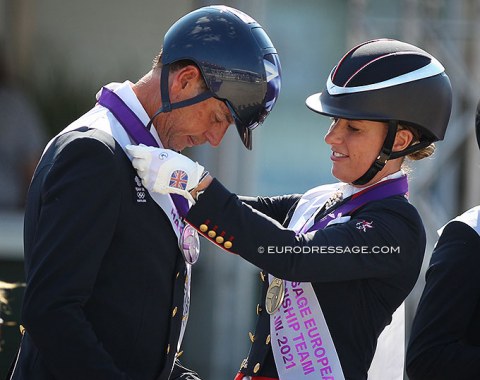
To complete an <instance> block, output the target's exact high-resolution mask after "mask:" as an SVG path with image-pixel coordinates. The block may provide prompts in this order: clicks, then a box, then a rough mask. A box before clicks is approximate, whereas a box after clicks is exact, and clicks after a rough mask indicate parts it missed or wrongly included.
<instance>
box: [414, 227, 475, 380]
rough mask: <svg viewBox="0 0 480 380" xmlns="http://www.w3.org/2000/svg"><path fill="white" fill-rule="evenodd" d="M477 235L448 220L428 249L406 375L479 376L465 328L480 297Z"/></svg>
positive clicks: (439, 378) (417, 378)
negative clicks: (427, 266)
mask: <svg viewBox="0 0 480 380" xmlns="http://www.w3.org/2000/svg"><path fill="white" fill-rule="evenodd" d="M479 254H480V237H479V236H478V234H477V233H476V232H475V231H474V230H473V229H472V228H471V227H469V226H468V225H467V224H464V223H462V222H451V223H449V224H448V225H447V226H446V227H445V229H444V231H443V233H442V236H441V237H440V239H439V241H438V243H437V246H436V247H435V250H434V252H433V254H432V258H431V261H430V266H429V269H428V271H427V274H426V284H425V289H424V291H423V294H422V297H421V299H420V302H419V305H418V308H417V312H416V315H415V319H414V322H413V325H412V332H411V336H410V342H409V346H408V350H407V361H406V366H407V367H406V368H407V373H408V376H409V378H410V379H411V380H427V379H428V380H430V379H437V380H442V379H480V347H474V346H472V345H471V344H469V343H468V339H467V338H468V329H469V325H470V324H471V323H477V324H478V323H479V321H478V320H477V321H474V320H472V318H473V316H474V315H475V314H474V312H475V309H476V308H478V305H479V302H480V281H479V277H480V255H479Z"/></svg>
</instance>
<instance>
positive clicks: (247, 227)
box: [187, 180, 425, 282]
mask: <svg viewBox="0 0 480 380" xmlns="http://www.w3.org/2000/svg"><path fill="white" fill-rule="evenodd" d="M373 203H375V205H373ZM187 219H188V222H189V223H190V224H192V225H193V226H195V227H197V228H198V229H199V231H200V232H201V233H202V234H204V235H205V236H206V237H207V238H209V240H211V241H213V242H215V240H214V239H213V238H212V236H210V235H209V234H208V232H209V231H211V230H215V235H214V236H218V234H222V236H224V238H225V240H227V241H228V242H230V243H229V244H227V245H225V242H223V243H222V244H223V247H222V248H224V249H227V250H228V251H230V252H232V253H235V254H238V255H240V256H242V257H243V258H245V259H246V260H247V261H249V262H251V263H252V264H254V265H256V266H258V267H260V268H262V269H264V270H266V271H267V272H269V273H271V274H272V275H274V276H276V277H280V278H283V279H285V280H290V281H308V282H331V281H346V280H354V279H362V278H371V277H376V278H382V277H389V276H392V275H398V273H399V270H400V271H401V268H403V267H405V266H410V265H411V264H410V263H409V262H411V261H415V262H418V261H419V260H420V263H421V259H422V258H423V251H424V248H425V233H424V230H423V226H422V224H421V221H420V219H419V216H418V213H416V210H415V209H414V208H413V206H411V205H410V204H408V202H407V201H406V200H405V199H403V198H402V197H397V198H396V199H391V200H390V201H388V203H387V201H380V202H372V206H370V205H369V206H365V207H363V209H362V211H360V212H358V213H356V214H355V215H354V216H353V217H352V218H351V220H350V221H348V222H347V223H344V224H336V225H332V226H329V227H327V228H326V229H324V230H319V231H315V232H309V233H306V234H299V235H297V234H296V233H295V232H294V231H292V230H288V229H285V228H283V227H282V226H281V225H280V223H278V222H277V221H275V220H273V219H272V218H270V217H268V216H266V215H264V214H262V213H260V212H258V211H256V210H254V209H252V208H251V207H249V206H248V205H245V204H243V203H242V202H241V201H240V200H239V199H238V198H237V197H236V196H235V195H234V194H232V193H230V192H229V191H228V190H226V189H225V188H224V187H223V186H222V185H221V184H220V183H219V182H218V181H216V180H214V181H213V182H212V184H211V185H210V186H209V187H208V189H207V190H206V191H205V192H204V193H203V194H202V195H201V197H200V198H199V201H198V202H197V203H196V205H195V206H193V207H192V208H191V209H190V212H189V214H188V215H187ZM212 235H213V234H212ZM380 249H384V250H389V251H388V252H389V253H379V252H376V253H375V252H373V251H375V250H380ZM382 252H384V251H382ZM418 266H420V264H418Z"/></svg>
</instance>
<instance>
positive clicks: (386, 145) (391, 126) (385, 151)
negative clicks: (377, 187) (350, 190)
mask: <svg viewBox="0 0 480 380" xmlns="http://www.w3.org/2000/svg"><path fill="white" fill-rule="evenodd" d="M397 126H398V121H397V120H389V121H388V131H387V136H385V140H384V141H383V146H382V149H381V150H380V153H379V155H378V157H377V158H376V159H375V161H374V162H373V164H372V166H370V168H369V169H368V170H367V171H366V173H365V174H364V175H362V176H361V177H360V178H358V179H357V180H355V181H353V182H352V184H353V185H365V184H366V183H368V182H370V181H371V180H372V179H373V177H375V175H376V174H377V173H378V172H379V171H380V170H382V169H383V168H384V166H385V165H386V163H387V162H388V160H389V159H390V158H391V157H392V156H393V155H392V148H393V143H394V142H395V135H396V133H397ZM402 153H403V151H402Z"/></svg>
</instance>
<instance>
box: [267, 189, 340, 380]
mask: <svg viewBox="0 0 480 380" xmlns="http://www.w3.org/2000/svg"><path fill="white" fill-rule="evenodd" d="M338 185H339V184H333V185H326V186H321V187H319V188H315V189H312V190H310V191H309V192H307V193H305V194H304V196H303V197H302V198H301V200H300V201H299V203H298V205H297V208H296V209H295V212H294V214H293V216H292V219H291V221H290V223H289V225H288V228H290V229H293V230H294V231H297V232H299V231H300V230H301V229H303V230H307V229H308V228H309V227H310V226H311V225H312V224H313V220H314V218H313V216H314V215H315V211H317V210H319V209H320V208H321V207H322V205H323V204H324V203H325V202H326V201H327V200H328V198H329V197H330V196H331V195H332V193H333V192H334V191H336V190H337V189H338ZM268 279H269V282H271V281H272V279H273V277H272V276H271V275H269V276H268ZM284 283H285V297H284V300H283V303H282V305H281V306H280V308H279V309H278V310H277V312H275V313H274V314H273V315H271V316H270V335H271V337H272V340H271V342H272V351H273V356H274V358H275V365H276V367H277V372H278V377H279V379H280V380H299V379H312V380H313V379H315V380H317V379H324V380H334V379H335V380H337V379H338V380H344V376H343V371H342V366H341V364H340V360H339V359H338V354H337V351H336V349H335V345H334V343H333V340H332V337H331V336H330V331H329V329H328V326H327V323H326V321H325V317H324V316H323V312H322V308H321V307H320V303H319V302H318V299H317V296H316V295H315V291H314V290H313V287H312V284H311V283H309V282H291V281H284Z"/></svg>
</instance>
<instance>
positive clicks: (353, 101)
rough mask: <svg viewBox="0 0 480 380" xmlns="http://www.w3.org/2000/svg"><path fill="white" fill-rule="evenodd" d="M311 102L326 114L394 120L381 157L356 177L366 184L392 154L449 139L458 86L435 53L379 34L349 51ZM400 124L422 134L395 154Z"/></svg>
mask: <svg viewBox="0 0 480 380" xmlns="http://www.w3.org/2000/svg"><path fill="white" fill-rule="evenodd" d="M306 104H307V107H309V108H310V109H311V110H313V111H315V112H318V113H321V114H323V115H328V116H332V117H336V118H342V119H351V120H375V121H384V122H387V123H388V124H389V128H388V133H387V136H386V138H385V141H384V144H383V147H382V149H381V151H380V152H379V155H378V157H377V159H376V160H375V162H374V163H373V164H372V166H371V167H370V169H369V170H368V171H367V173H365V174H364V175H363V176H362V177H360V178H359V179H357V180H356V181H354V182H353V183H354V184H356V185H363V184H365V183H367V182H369V181H370V180H371V179H372V178H373V177H374V176H375V175H376V174H377V173H378V172H379V171H380V170H382V168H383V167H384V166H385V164H386V163H387V161H388V160H389V159H394V158H398V157H402V156H405V155H408V154H410V153H413V152H415V151H417V150H420V149H423V148H424V147H426V146H428V145H430V144H431V143H432V142H435V141H438V140H443V137H444V135H445V131H446V129H447V125H448V120H449V118H450V112H451V108H452V88H451V85H450V80H449V78H448V76H447V75H446V74H445V69H444V68H443V66H442V65H441V64H440V62H438V61H437V60H436V59H435V58H434V57H433V56H432V55H430V54H428V53H427V52H425V51H424V50H422V49H420V48H418V47H416V46H413V45H410V44H407V43H405V42H401V41H396V40H392V39H376V40H371V41H367V42H364V43H362V44H360V45H358V46H355V47H354V48H353V49H351V50H350V51H349V52H348V53H347V54H345V56H343V58H342V59H341V60H340V61H339V62H338V64H337V65H336V66H335V67H334V68H333V70H332V72H331V73H330V75H329V77H328V80H327V84H326V87H325V89H324V91H323V92H321V93H318V94H314V95H311V96H310V97H308V98H307V100H306ZM398 123H401V124H405V125H409V126H413V127H416V128H417V129H418V130H419V131H420V133H421V138H420V141H419V142H418V143H416V144H414V145H412V146H410V147H408V148H406V149H404V150H403V151H401V152H393V153H392V146H393V142H394V140H395V134H396V131H397V126H398Z"/></svg>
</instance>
